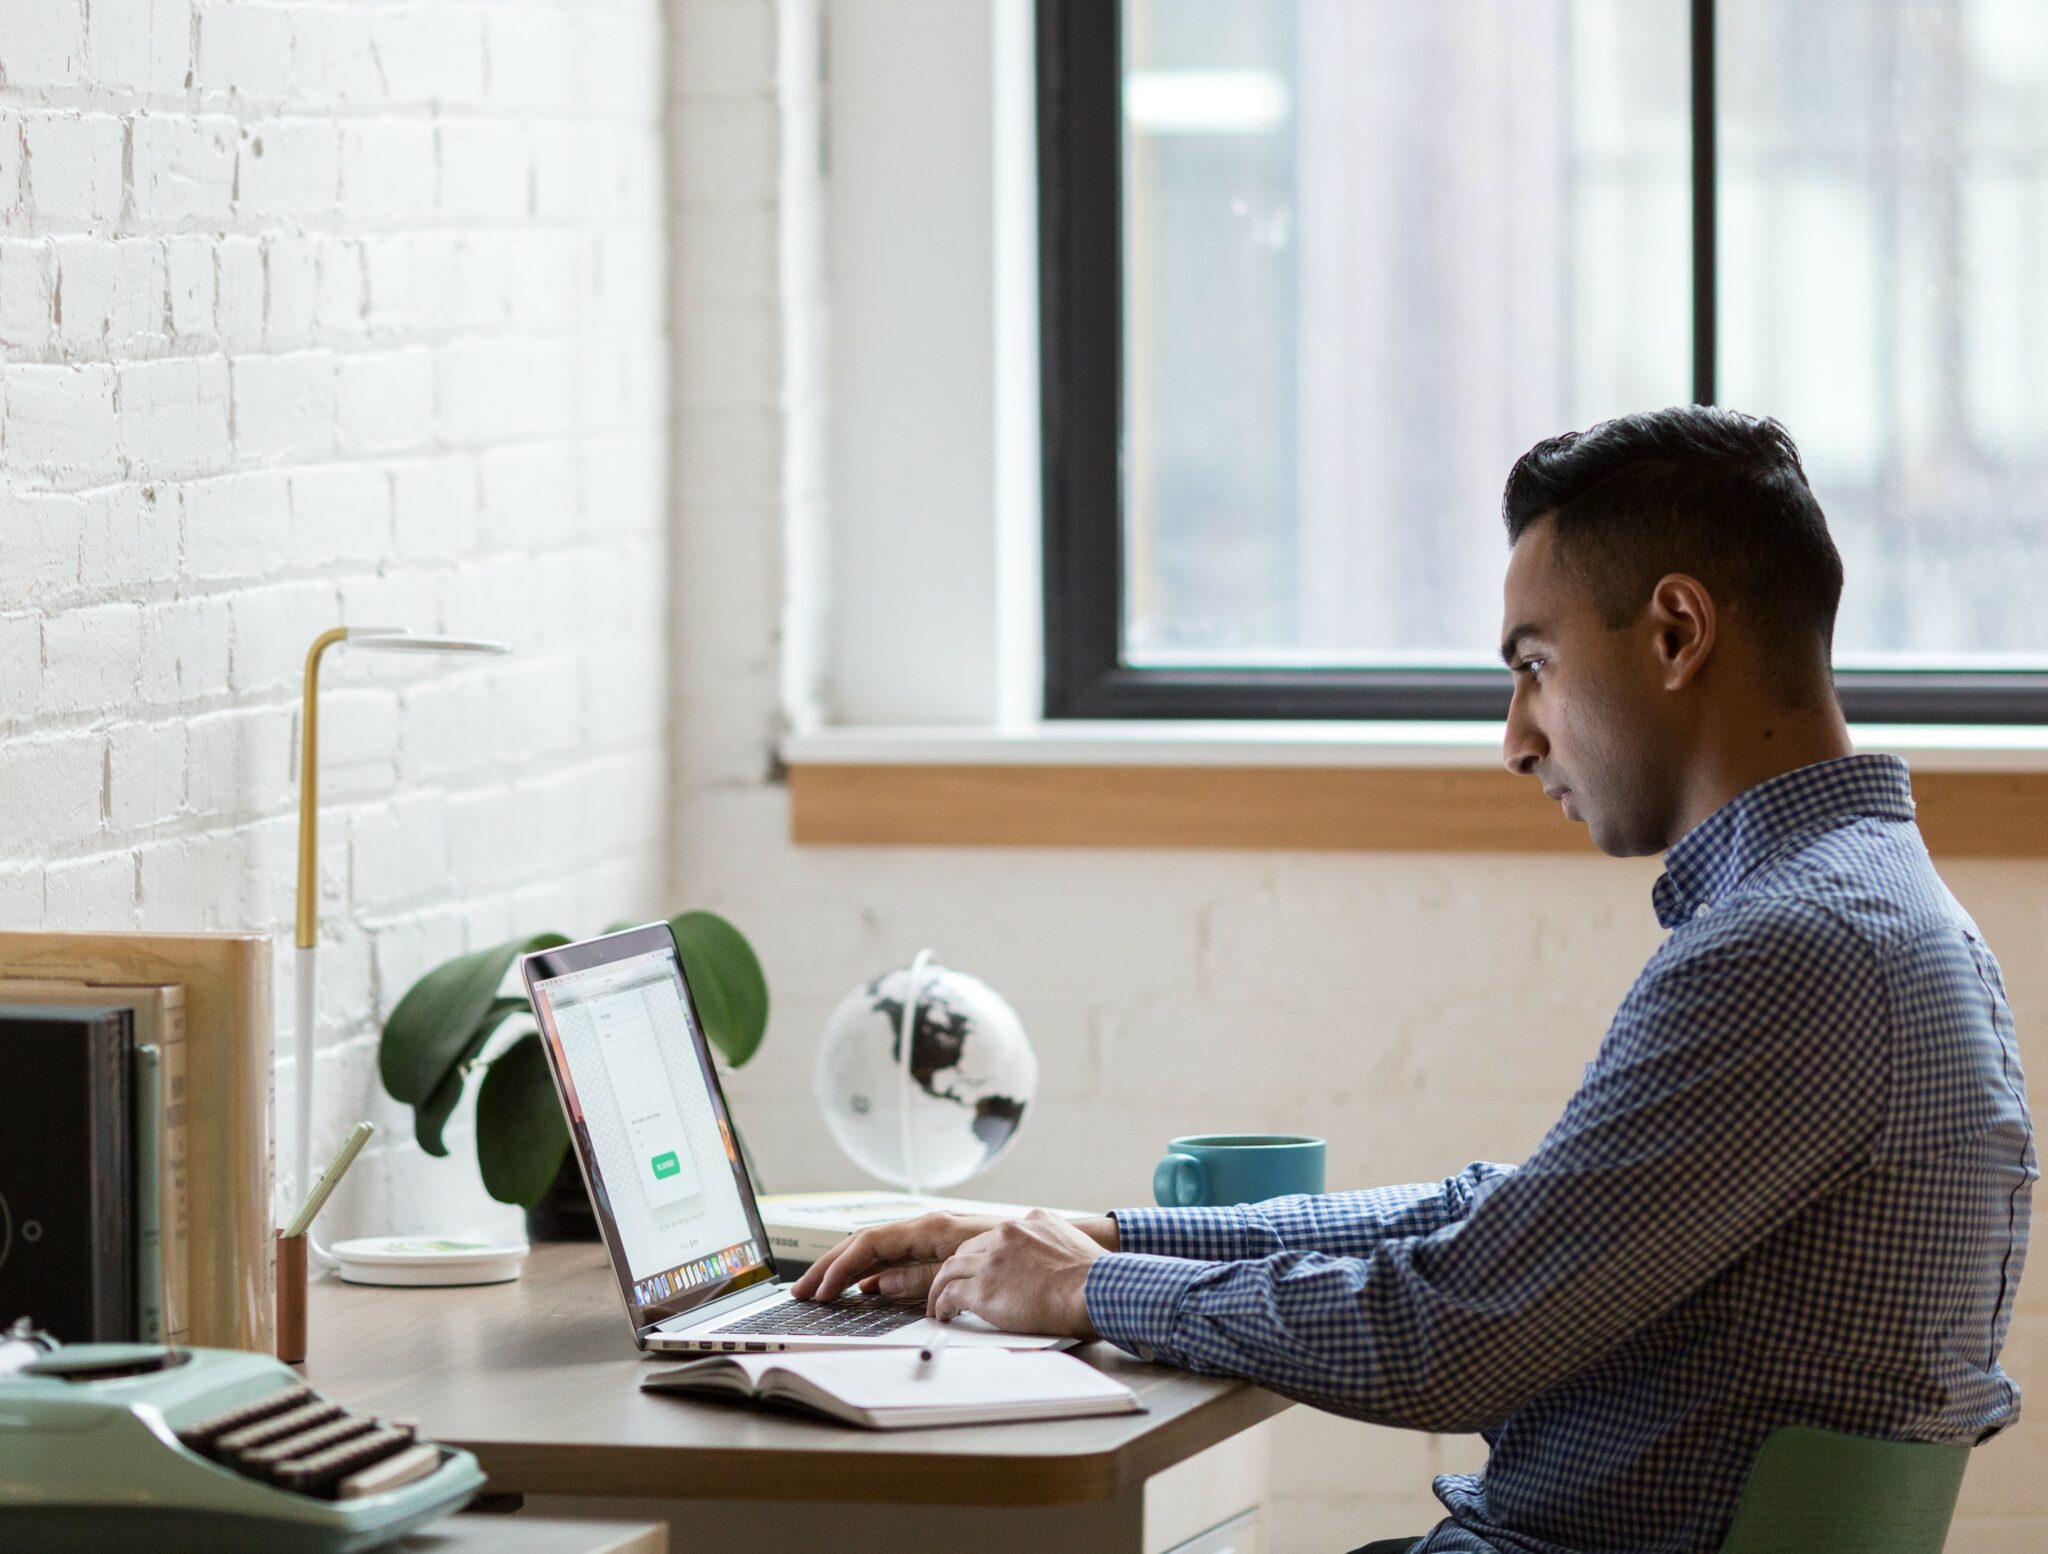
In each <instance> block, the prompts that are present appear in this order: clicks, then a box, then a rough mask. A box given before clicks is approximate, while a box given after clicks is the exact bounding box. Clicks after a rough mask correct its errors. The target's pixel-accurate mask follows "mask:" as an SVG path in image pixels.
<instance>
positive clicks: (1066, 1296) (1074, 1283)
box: [925, 1209, 1104, 1338]
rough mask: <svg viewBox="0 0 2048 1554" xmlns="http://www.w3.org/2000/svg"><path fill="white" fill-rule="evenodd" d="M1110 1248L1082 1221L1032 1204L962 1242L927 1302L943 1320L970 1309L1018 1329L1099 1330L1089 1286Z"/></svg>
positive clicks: (1088, 1333)
mask: <svg viewBox="0 0 2048 1554" xmlns="http://www.w3.org/2000/svg"><path fill="white" fill-rule="evenodd" d="M1103 1250H1104V1248H1103V1246H1102V1245H1101V1243H1100V1242H1098V1241H1097V1240H1096V1239H1095V1238H1094V1237H1092V1236H1090V1235H1089V1234H1088V1233H1087V1232H1086V1231H1084V1230H1082V1229H1081V1228H1080V1227H1079V1226H1076V1225H1073V1224H1071V1223H1069V1222H1068V1221H1067V1220H1065V1219H1063V1218H1061V1217H1060V1216H1059V1215H1057V1214H1048V1213H1047V1212H1046V1211H1045V1210H1044V1209H1033V1210H1032V1211H1031V1212H1030V1213H1029V1214H1027V1215H1026V1216H1025V1217H1024V1218H1023V1219H1008V1220H1004V1221H1002V1222H1001V1223H1000V1224H998V1225H996V1226H995V1227H994V1228H993V1229H991V1230H985V1231H983V1232H982V1233H981V1234H980V1235H978V1236H975V1237H974V1238H973V1239H972V1240H969V1241H964V1242H962V1243H961V1244H960V1249H959V1250H958V1251H956V1252H955V1253H954V1254H953V1255H952V1256H951V1257H949V1258H947V1259H946V1262H945V1265H944V1266H943V1267H941V1268H940V1269H939V1272H938V1275H937V1277H936V1278H934V1279H933V1280H932V1290H931V1295H930V1297H929V1298H928V1299H927V1301H926V1303H925V1309H926V1310H927V1311H928V1312H929V1313H930V1314H931V1315H932V1316H934V1317H936V1318H937V1319H938V1320H939V1321H941V1322H950V1321H952V1320H953V1318H955V1317H957V1316H958V1315H960V1313H961V1312H963V1311H971V1312H973V1313H974V1315H976V1316H978V1317H980V1318H981V1319H982V1321H984V1322H987V1323H989V1324H990V1325H991V1326H994V1327H1000V1328H1004V1329H1006V1330H1007V1331H1009V1332H1012V1333H1051V1334H1054V1335H1056V1336H1058V1337H1062V1338H1095V1337H1097V1336H1099V1335H1098V1334H1097V1333H1096V1331H1095V1329H1094V1327H1092V1326H1091V1325H1090V1324H1089V1321H1088V1302H1087V1299H1086V1297H1085V1295H1084V1294H1083V1291H1084V1289H1085V1288H1086V1286H1087V1283H1088V1265H1089V1264H1090V1263H1092V1262H1094V1261H1095V1259H1096V1258H1098V1257H1100V1256H1101V1255H1102V1254H1103Z"/></svg>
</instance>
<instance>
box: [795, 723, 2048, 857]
mask: <svg viewBox="0 0 2048 1554" xmlns="http://www.w3.org/2000/svg"><path fill="white" fill-rule="evenodd" d="M1287 727H1288V728H1292V727H1293V726H1291V725H1290V726H1287ZM1386 727H1389V726H1382V729H1384V728H1386ZM1462 727H1463V726H1455V725H1442V726H1431V727H1430V728H1428V730H1427V731H1426V735H1425V737H1423V738H1419V739H1417V738H1408V739H1403V738H1400V737H1397V736H1395V735H1391V734H1389V735H1384V736H1382V735H1381V734H1379V733H1378V732H1377V731H1376V732H1375V734H1374V735H1373V736H1371V737H1365V738H1360V737H1357V729H1356V726H1353V727H1352V728H1351V729H1350V730H1349V731H1345V730H1342V729H1336V730H1331V729H1324V730H1315V731H1311V732H1310V733H1309V734H1308V735H1307V736H1305V737H1302V738H1290V737H1289V736H1288V735H1287V734H1286V733H1282V732H1280V731H1278V730H1259V731H1257V737H1255V738H1254V739H1252V740H1250V741H1249V742H1246V741H1240V740H1238V739H1235V738H1233V737H1232V735H1231V733H1230V732H1228V731H1222V730H1217V729H1215V728H1214V727H1211V728H1208V729H1198V730H1193V731H1189V732H1186V733H1185V734H1182V735H1178V736H1177V735H1176V733H1175V732H1174V731H1169V730H1166V729H1145V730H1141V731H1136V732H1135V733H1132V734H1131V737H1128V738H1126V737H1122V736H1123V735H1124V734H1126V733H1130V731H1129V730H1128V726H1122V727H1113V728H1110V729H1098V730H1091V731H1089V732H1088V733H1085V734H1082V735H1079V736H1074V735H1070V734H1067V733H1065V732H1064V731H1063V732H1061V733H1058V734H1054V735H1051V736H1045V735H1033V734H1027V735H1023V736H995V735H976V734H972V733H969V732H967V731H958V730H955V731H914V730H903V731H886V732H885V731H853V730H835V731H831V732H828V733H825V734H816V735H808V736H799V737H796V738H792V739H791V740H790V741H789V742H788V744H787V746H786V747H785V750H784V760H785V762H786V764H787V766H788V770H789V787H790V834H791V838H792V840H793V841H795V842H796V843H797V844H799V845H802V846H820V845H823V846H869V847H874V846H885V847H886V846H934V847H948V846H950V847H1094V848H1190V849H1201V848H1218V849H1230V848H1249V849H1270V850H1306V851H1396V852H1493V853H1564V854H1570V853H1579V854H1586V855H1591V854H1592V852H1593V847H1592V844H1591V843H1590V841H1589V840H1588V839H1587V836H1586V831H1585V828H1584V827H1583V826H1579V825H1576V824H1574V823H1572V822H1569V821H1567V820H1565V819H1564V818H1563V816H1562V815H1560V814H1559V812H1558V808H1557V806H1556V805H1555V804H1553V803H1551V802H1549V801H1548V800H1546V799H1545V798H1544V797H1543V796H1542V794H1541V792H1540V791H1539V790H1538V789H1537V787H1536V785H1535V784H1534V783H1533V782H1530V781H1527V780H1517V779H1516V778H1514V777H1512V776H1510V775H1509V774H1508V773H1506V772H1505V771H1503V770H1502V769H1501V768H1500V765H1499V762H1498V757H1497V755H1495V754H1494V753H1493V752H1494V751H1495V750H1497V748H1498V746H1497V743H1491V741H1490V740H1488V739H1483V738H1479V737H1476V736H1474V735H1473V734H1472V733H1471V732H1470V731H1469V730H1466V731H1465V732H1455V731H1456V730H1458V729H1460V728H1462ZM1446 731H1453V737H1446ZM1481 732H1482V733H1488V734H1491V735H1492V736H1493V737H1494V738H1495V739H1497V731H1488V730H1481ZM1857 732H1858V741H1857V742H1858V746H1859V748H1865V749H1897V750H1899V752H1900V753H1901V754H1903V755H1904V756H1905V757H1906V758H1907V760H1908V761H1909V762H1910V763H1911V764H1912V765H1913V767H1914V778H1913V790H1914V796H1915V798H1916V800H1917V801H1918V804H1919V809H1920V828H1921V831H1922V833H1923V834H1924V835H1925V836H1926V838H1927V845H1928V848H1929V850H1930V851H1931V852H1933V853H1935V854H1937V855H1941V856H1948V857H2002V858H2040V857H2048V737H2042V736H2044V735H2048V731H2036V730H2024V731H2022V730H1995V731H1989V732H1990V733H1991V734H1992V735H1993V736H1994V737H1993V738H1991V739H1989V740H1987V741H1986V742H1984V743H1982V744H1975V745H1973V744H1968V743H1964V742H1961V741H1958V740H1956V737H1955V736H1957V735H1958V734H1959V733H1965V732H1967V733H1983V732H1985V731H1974V730H1973V731H1959V730H1942V731H1936V732H1935V733H1932V734H1929V735H1927V737H1925V738H1923V739H1921V740H1920V741H1919V742H1918V743H1917V744H1916V743H1915V741H1914V740H1911V739H1906V738H1901V737H1897V736H1898V732H1899V731H1894V730H1878V729H1870V730H1858V731H1857ZM1885 735H1893V736H1894V737H1892V738H1889V739H1887V738H1885V737H1883V736H1885ZM2036 740H2038V741H2039V743H2038V744H2036V743H2035V741H2036ZM1489 746H1490V748H1489Z"/></svg>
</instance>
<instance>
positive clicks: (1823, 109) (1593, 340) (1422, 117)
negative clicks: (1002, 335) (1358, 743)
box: [1122, 0, 2048, 668]
mask: <svg viewBox="0 0 2048 1554" xmlns="http://www.w3.org/2000/svg"><path fill="white" fill-rule="evenodd" d="M1687 12H1688V7H1687V5H1686V4H1685V3H1683V0H1433V3H1430V4H1415V3H1413V0H1126V3H1125V5H1124V7H1123V28H1124V40H1123V41H1124V62H1123V65H1124V104H1123V106H1124V212H1123V239H1124V273H1123V277H1122V284H1123V334H1124V338H1123V348H1124V358H1123V359H1124V373H1125V382H1124V412H1123V416H1124V419H1123V438H1124V442H1123V461H1122V470H1123V475H1122V479H1123V486H1124V489H1123V523H1124V540H1125V546H1124V555H1125V577H1124V595H1123V597H1124V615H1123V622H1122V634H1123V646H1124V656H1125V659H1126V660H1127V661H1128V662H1130V663H1133V664H1136V665H1139V666H1143V667H1170V666H1203V665H1212V666H1229V665H1252V666H1257V665H1279V666H1286V665H1290V664H1300V665H1359V666H1365V667H1374V666H1389V667H1401V666H1445V667H1453V666H1461V665H1467V664H1483V663H1487V662H1490V661H1491V656H1490V645H1491V643H1492V640H1493V638H1494V636H1495V634H1496V633H1497V629H1498V625H1499V620H1498V614H1499V580H1500V573H1501V568H1502V565H1503V562H1504V552H1503V547H1502V543H1501V536H1500V530H1499V525H1498V521H1497V517H1496V514H1497V509H1498V503H1499V495H1500V487H1501V483H1502V480H1503V479H1504V477H1505V475H1506V472H1507V469H1508V466H1509V463H1510V462H1511V461H1512V460H1513V458H1514V457H1515V456H1516V455H1517V454H1518V453H1520V452H1521V451H1522V450H1523V449H1524V448H1526V447H1527V446H1528V445H1529V444H1530V443H1531V442H1533V441H1535V440H1536V439H1537V438H1538V437H1541V436H1544V435H1547V434H1549V433H1551V432H1555V431H1559V430H1563V429H1566V428H1569V427H1576V426H1584V425H1586V424H1588V423H1589V422H1591V421H1594V420H1597V419H1599V418H1600V417H1602V416H1605V415H1611V414H1615V413H1617V412H1621V411H1625V410H1635V409H1644V408H1651V407H1655V406H1659V405H1666V404H1672V403H1676V402H1680V401H1683V400H1685V399H1686V398H1688V397H1689V395H1690V392H1691V350H1692V341H1691V309H1692V280H1691V242H1692V232H1691V221H1690V205H1691V182H1690V159H1689V122H1688V114H1689V98H1688V68H1687V59H1688V33H1687V25H1688V16H1687ZM1716 27H1717V34H1718V45H1719V47H1718V58H1717V61H1716V64H1717V76H1718V87H1717V90H1718V104H1717V107H1718V131H1717V142H1716V147H1717V158H1718V173H1719V191H1718V193H1719V201H1718V213H1717V218H1718V219H1717V226H1718V250H1719V266H1718V276H1717V290H1718V310H1717V325H1716V329H1717V339H1718V347H1719V355H1718V360H1717V362H1716V372H1717V398H1719V399H1720V401H1721V402H1722V403H1724V404H1730V405H1734V406H1736V407H1738V408H1740V409H1744V410H1750V411H1755V412H1758V413H1765V414H1772V415H1776V416H1778V417H1779V418H1780V419H1782V420H1783V421H1784V422H1785V423H1786V425H1787V426H1788V427H1790V429H1791V431H1792V433H1793V435H1794V436H1795V437H1796V438H1797V439H1798V441H1799V443H1800V446H1801V448H1802V450H1803V451H1804V453H1805V455H1806V459H1807V465H1808V471H1809V474H1810V476H1811V478H1812V480H1813V483H1814V486H1815V489H1816V491H1817V492H1818V494H1819V496H1820V499H1821V503H1822V505H1823V507H1824V508H1825V509H1826V510H1827V513H1828V516H1829V520H1830V523H1831V524H1832V526H1833V528H1834V531H1835V534H1836V538H1837V541H1838V543H1839V544H1840V546H1841V548H1842V551H1843V554H1844V559H1845V561H1846V563H1847V567H1848V573H1849V587H1848V591H1847V594H1846V596H1845V598H1844V602H1843V615H1842V621H1841V626H1840V629H1839V632H1838V634H1837V649H1838V658H1839V660H1840V661H1841V662H1842V663H1843V664H1844V665H1845V666H1849V667H1891V666H1901V665H1903V666H1913V667H1934V666H1941V665H1946V666H1953V667H1959V668H1994V667H2003V666H2037V665H2041V664H2044V663H2048V617H2043V616H2042V615H2041V614H2040V613H2039V612H2036V611H2032V610H2028V609H2024V608H2016V607H2015V605H2014V601H2015V600H2028V599H2033V598H2040V597H2044V596H2048V543H2043V540H2044V537H2048V536H2044V534H2043V528H2044V522H2048V4H2043V3H2041V0H1912V3H1907V0H1801V3H1800V4H1797V5H1788V4H1785V3H1783V0H1719V5H1718V7H1717V22H1716Z"/></svg>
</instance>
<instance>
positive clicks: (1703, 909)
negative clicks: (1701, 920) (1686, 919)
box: [1692, 901, 1713, 917]
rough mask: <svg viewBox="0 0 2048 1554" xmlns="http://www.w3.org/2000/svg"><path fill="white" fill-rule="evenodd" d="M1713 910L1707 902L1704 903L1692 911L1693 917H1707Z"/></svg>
mask: <svg viewBox="0 0 2048 1554" xmlns="http://www.w3.org/2000/svg"><path fill="white" fill-rule="evenodd" d="M1712 910H1713V908H1712V907H1710V906H1708V905H1707V904H1706V902H1704V901H1702V902H1701V903H1700V904H1699V905H1698V906H1696V907H1694V908H1693V909H1692V915H1693V916H1694V917H1705V916H1706V915H1707V914H1708V913H1709V912H1711V911H1712Z"/></svg>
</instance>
